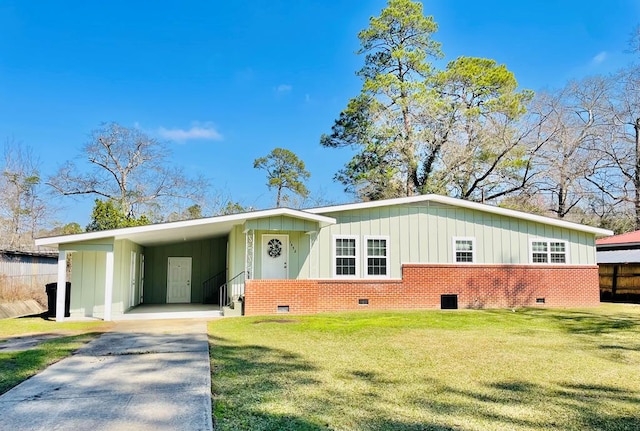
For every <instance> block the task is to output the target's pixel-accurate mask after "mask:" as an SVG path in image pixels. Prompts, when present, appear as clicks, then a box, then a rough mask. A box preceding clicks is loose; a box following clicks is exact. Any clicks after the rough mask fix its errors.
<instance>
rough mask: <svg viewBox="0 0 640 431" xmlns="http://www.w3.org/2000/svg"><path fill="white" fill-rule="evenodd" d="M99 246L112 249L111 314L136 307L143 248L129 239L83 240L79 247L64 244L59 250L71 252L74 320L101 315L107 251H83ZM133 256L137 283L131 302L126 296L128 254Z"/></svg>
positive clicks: (72, 311) (129, 276)
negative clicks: (134, 254) (134, 255)
mask: <svg viewBox="0 0 640 431" xmlns="http://www.w3.org/2000/svg"><path fill="white" fill-rule="evenodd" d="M96 246H100V247H101V248H105V249H111V248H112V249H113V256H114V261H113V303H112V304H113V305H112V312H113V314H116V315H117V314H122V313H124V312H125V311H126V310H127V309H129V308H131V306H135V305H138V303H139V302H140V301H139V297H140V295H139V289H140V274H139V268H140V255H141V254H142V250H143V248H142V247H140V246H139V245H138V244H135V243H133V242H131V241H128V240H117V241H113V240H112V241H111V242H105V240H101V241H99V242H98V241H86V242H84V243H82V244H65V245H64V246H63V247H61V249H64V250H72V251H73V253H72V262H73V263H72V265H73V271H72V273H71V280H70V281H71V285H72V286H73V294H72V295H71V301H70V312H71V315H72V316H74V317H83V316H93V317H103V316H104V288H105V279H106V272H105V271H106V251H91V250H86V248H90V247H96ZM132 252H135V253H136V262H135V264H136V280H135V293H134V295H133V303H131V296H130V294H129V292H130V291H129V287H130V283H131V253H132Z"/></svg>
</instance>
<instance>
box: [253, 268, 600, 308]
mask: <svg viewBox="0 0 640 431" xmlns="http://www.w3.org/2000/svg"><path fill="white" fill-rule="evenodd" d="M447 294H451V295H457V296H458V308H505V307H523V306H543V307H592V306H597V305H598V304H599V303H600V290H599V284H598V267H597V266H568V265H557V266H533V265H419V264H407V265H403V266H402V280H371V281H368V280H353V281H350V280H247V282H246V286H245V315H248V316H251V315H264V314H277V310H278V306H288V307H289V313H290V314H312V313H319V312H327V311H349V310H408V309H429V308H432V309H433V308H435V309H439V308H440V300H441V295H447ZM364 299H366V300H368V304H367V305H362V304H359V303H358V301H359V300H364ZM540 299H544V303H540V302H537V301H538V300H540Z"/></svg>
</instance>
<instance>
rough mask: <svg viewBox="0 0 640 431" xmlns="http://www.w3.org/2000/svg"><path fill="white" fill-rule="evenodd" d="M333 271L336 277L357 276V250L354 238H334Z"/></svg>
mask: <svg viewBox="0 0 640 431" xmlns="http://www.w3.org/2000/svg"><path fill="white" fill-rule="evenodd" d="M335 245H336V249H335V250H336V258H335V259H336V260H335V264H336V266H335V271H336V275H337V276H347V277H355V276H356V275H357V271H356V269H357V265H356V259H357V248H356V239H355V238H336V239H335Z"/></svg>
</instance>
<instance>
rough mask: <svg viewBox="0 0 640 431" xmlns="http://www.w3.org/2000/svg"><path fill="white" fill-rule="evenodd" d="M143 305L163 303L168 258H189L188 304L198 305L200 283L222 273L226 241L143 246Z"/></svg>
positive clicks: (164, 301)
mask: <svg viewBox="0 0 640 431" xmlns="http://www.w3.org/2000/svg"><path fill="white" fill-rule="evenodd" d="M144 254H145V279H144V302H145V303H147V304H165V303H166V302H167V271H168V262H169V257H191V265H192V267H191V302H192V303H196V304H197V303H201V302H202V297H203V291H202V283H204V281H206V280H207V279H208V278H210V277H212V276H214V275H216V274H218V273H220V272H222V271H225V269H226V265H227V238H226V237H220V238H212V239H206V240H202V241H188V242H182V243H177V244H169V245H162V246H157V247H146V248H145V250H144Z"/></svg>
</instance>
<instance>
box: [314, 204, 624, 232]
mask: <svg viewBox="0 0 640 431" xmlns="http://www.w3.org/2000/svg"><path fill="white" fill-rule="evenodd" d="M419 202H434V203H439V204H444V205H450V206H454V207H458V208H468V209H472V210H476V211H483V212H487V213H491V214H497V215H501V216H505V217H513V218H518V219H521V220H527V221H532V222H536V223H542V224H546V225H550V226H557V227H562V228H566V229H572V230H577V231H580V232H588V233H592V234H595V235H596V236H609V235H613V232H612V231H610V230H607V229H601V228H597V227H593V226H587V225H583V224H579V223H573V222H569V221H565V220H560V219H556V218H551V217H545V216H540V215H536V214H529V213H525V212H522V211H516V210H512V209H508V208H500V207H497V206H493V205H487V204H481V203H478V202H472V201H467V200H463V199H457V198H451V197H448V196H441V195H436V194H428V195H419V196H409V197H404V198H395V199H384V200H379V201H371V202H360V203H355V204H346V205H333V206H327V207H319V208H311V209H307V210H305V211H306V212H309V213H313V214H330V213H335V212H341V211H350V210H358V209H367V208H378V207H383V206H392V205H406V204H412V203H419Z"/></svg>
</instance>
